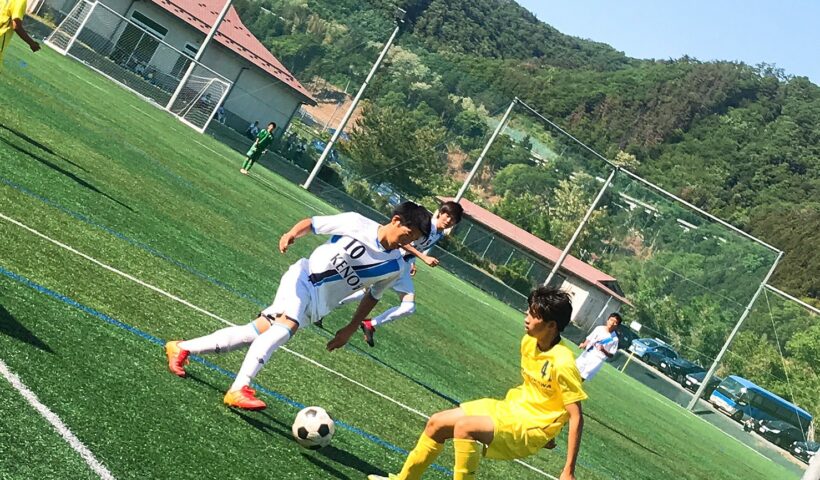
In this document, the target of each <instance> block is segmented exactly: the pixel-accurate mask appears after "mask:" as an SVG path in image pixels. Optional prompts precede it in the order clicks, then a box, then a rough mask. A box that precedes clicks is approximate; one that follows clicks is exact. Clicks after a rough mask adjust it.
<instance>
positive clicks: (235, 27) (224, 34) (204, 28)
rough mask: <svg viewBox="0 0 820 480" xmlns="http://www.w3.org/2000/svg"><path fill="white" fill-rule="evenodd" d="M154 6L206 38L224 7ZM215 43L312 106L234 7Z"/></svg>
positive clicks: (204, 2) (184, 1)
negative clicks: (272, 78)
mask: <svg viewBox="0 0 820 480" xmlns="http://www.w3.org/2000/svg"><path fill="white" fill-rule="evenodd" d="M152 1H153V2H154V3H156V4H157V5H159V6H160V7H162V8H163V9H165V10H167V11H168V12H170V13H172V14H173V15H175V16H176V17H177V18H179V19H181V20H183V21H184V22H185V23H187V24H188V25H191V26H192V27H194V28H196V29H197V30H199V31H200V32H202V33H205V34H207V33H208V31H210V29H211V26H212V25H213V24H214V22H215V21H216V17H217V16H218V15H219V11H220V10H222V7H224V6H225V3H224V1H223V0H152ZM214 40H216V41H217V42H219V43H220V44H222V45H223V46H225V47H226V48H228V49H230V50H232V51H233V52H235V53H237V54H239V55H240V56H241V57H243V58H244V59H246V60H248V61H249V62H251V63H252V64H253V65H256V66H257V67H259V68H261V69H262V70H264V71H265V72H266V73H268V74H270V75H271V76H272V77H274V78H276V79H277V80H279V81H281V82H282V83H284V84H285V85H287V86H288V87H290V88H292V89H293V90H295V91H296V92H298V93H299V94H300V95H301V96H302V97H304V99H305V102H306V103H309V104H311V105H315V104H316V100H314V99H313V97H311V95H310V92H308V91H307V89H306V88H305V87H303V86H302V84H301V83H299V80H297V79H296V78H295V77H294V76H293V75H292V74H291V73H290V72H289V71H288V70H287V69H286V68H285V67H284V65H282V63H281V62H280V61H279V60H277V59H276V57H274V56H273V54H272V53H270V51H269V50H268V49H267V48H265V46H264V45H262V43H261V42H260V41H259V40H258V39H257V38H256V37H254V36H253V34H251V32H250V31H248V28H247V27H245V25H244V24H243V23H242V20H240V19H239V15H238V14H237V13H236V10H235V9H234V8H233V6H231V7H230V9H229V10H228V13H227V15H225V19H224V20H223V21H222V24H220V25H219V30H217V32H216V35H214Z"/></svg>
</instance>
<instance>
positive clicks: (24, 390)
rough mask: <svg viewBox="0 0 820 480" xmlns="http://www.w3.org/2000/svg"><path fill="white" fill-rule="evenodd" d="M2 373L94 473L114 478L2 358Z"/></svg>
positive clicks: (0, 368) (0, 369)
mask: <svg viewBox="0 0 820 480" xmlns="http://www.w3.org/2000/svg"><path fill="white" fill-rule="evenodd" d="M0 373H2V374H3V376H4V377H5V378H6V380H8V382H9V383H10V384H11V386H12V387H14V389H15V390H17V392H18V393H19V394H20V395H22V397H23V398H25V399H26V401H27V402H28V403H29V405H31V406H32V407H34V409H35V410H37V413H39V414H40V415H41V416H42V417H43V418H45V419H46V421H48V423H50V424H51V426H52V427H54V429H55V430H57V433H59V434H60V436H61V437H63V439H64V440H65V441H66V442H68V444H69V445H70V446H71V448H73V449H74V450H75V451H76V452H77V453H79V454H80V456H81V457H83V460H85V463H87V464H88V466H89V467H91V470H93V471H94V473H96V474H97V475H99V477H100V478H103V479H106V480H108V479H111V480H114V475H112V474H111V472H109V471H108V469H107V468H105V465H103V464H102V463H101V462H100V461H99V460H97V458H96V457H94V454H93V453H91V450H89V449H88V447H86V446H85V445H84V444H83V442H81V441H80V439H79V438H77V437H76V436H75V435H74V434H73V433H71V430H69V429H68V427H66V425H65V423H63V421H62V420H60V417H58V416H57V414H56V413H54V412H52V411H51V409H49V408H48V407H47V406H45V405H43V403H42V402H40V400H39V399H38V398H37V395H36V394H35V393H34V392H32V391H31V390H29V389H28V387H26V386H25V384H23V382H22V381H21V380H20V377H18V376H17V375H16V374H15V373H14V372H12V371H11V370H10V369H9V367H8V365H6V363H5V362H3V360H0Z"/></svg>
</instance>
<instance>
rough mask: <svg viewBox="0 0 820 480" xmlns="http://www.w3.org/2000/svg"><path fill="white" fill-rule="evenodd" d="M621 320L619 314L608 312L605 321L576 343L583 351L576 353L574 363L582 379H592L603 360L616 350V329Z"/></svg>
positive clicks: (612, 354) (610, 356)
mask: <svg viewBox="0 0 820 480" xmlns="http://www.w3.org/2000/svg"><path fill="white" fill-rule="evenodd" d="M621 321H622V319H621V316H620V315H619V314H618V313H611V314H609V318H607V319H606V323H605V324H604V325H599V326H597V327H595V330H593V331H592V333H590V334H589V335H588V336H587V338H586V340H584V341H583V342H581V343H580V344H579V345H578V347H580V348H581V350H583V352H581V354H580V355H578V358H577V359H576V360H575V365H576V366H577V367H578V371H579V372H581V378H582V379H583V380H584V381H586V380H592V377H594V376H595V374H596V373H598V370H600V369H601V367H602V366H603V365H604V361H605V360H606V359H607V358H612V357H613V356H614V355H615V352H617V351H618V334H617V333H616V330H617V329H618V325H620V324H621Z"/></svg>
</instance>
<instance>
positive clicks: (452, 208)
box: [438, 200, 464, 223]
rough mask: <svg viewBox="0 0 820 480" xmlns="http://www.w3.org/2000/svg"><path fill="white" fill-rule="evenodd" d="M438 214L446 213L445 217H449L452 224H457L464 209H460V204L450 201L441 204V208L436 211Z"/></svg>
mask: <svg viewBox="0 0 820 480" xmlns="http://www.w3.org/2000/svg"><path fill="white" fill-rule="evenodd" d="M438 213H446V214H447V215H450V218H452V219H453V221H454V222H456V223H458V222H460V221H461V216H462V215H463V214H464V207H462V206H461V204H460V203H458V202H454V201H452V200H451V201H449V202H444V203H442V204H441V207H440V208H439V209H438Z"/></svg>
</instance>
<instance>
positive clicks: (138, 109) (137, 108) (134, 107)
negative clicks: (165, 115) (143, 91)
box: [128, 104, 154, 118]
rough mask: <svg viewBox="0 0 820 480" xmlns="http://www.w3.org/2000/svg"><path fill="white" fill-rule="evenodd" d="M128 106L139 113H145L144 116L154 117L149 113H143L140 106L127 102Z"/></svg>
mask: <svg viewBox="0 0 820 480" xmlns="http://www.w3.org/2000/svg"><path fill="white" fill-rule="evenodd" d="M128 106H129V107H131V108H133V109H134V110H136V111H138V112H140V113H141V114H143V115H145V116H146V117H148V118H154V117H152V116H151V115H149V114H147V113H145V112H144V111H143V110H142V109H141V108H139V107H136V106H134V105H131V104H128Z"/></svg>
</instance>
